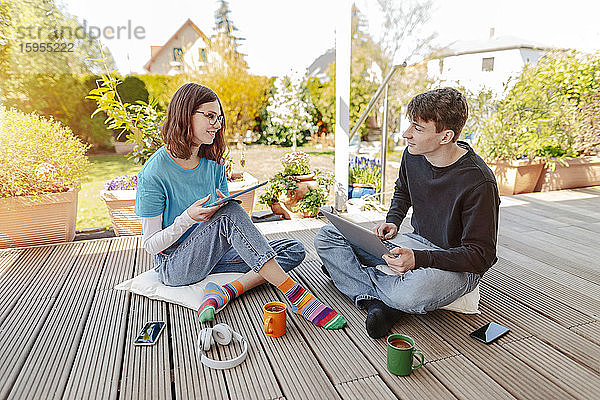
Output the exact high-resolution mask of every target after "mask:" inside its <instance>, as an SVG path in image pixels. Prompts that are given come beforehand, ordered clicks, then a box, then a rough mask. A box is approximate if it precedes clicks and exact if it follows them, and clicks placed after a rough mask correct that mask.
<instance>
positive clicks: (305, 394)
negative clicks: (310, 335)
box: [241, 286, 340, 399]
mask: <svg viewBox="0 0 600 400" xmlns="http://www.w3.org/2000/svg"><path fill="white" fill-rule="evenodd" d="M252 292H253V293H252V296H245V295H244V296H243V297H242V298H241V300H242V302H243V303H244V304H245V306H246V312H247V315H248V318H251V319H252V320H254V321H260V323H256V322H255V323H254V324H252V328H253V329H254V330H255V332H256V336H255V337H257V338H258V339H259V340H260V342H261V345H262V347H263V349H264V351H265V356H266V357H267V358H268V359H269V361H270V363H271V365H272V368H273V372H274V373H275V376H276V377H277V380H278V382H279V385H280V387H281V390H282V391H283V394H284V396H285V397H286V398H288V399H297V398H311V399H339V398H340V396H339V394H338V393H337V391H336V390H335V388H334V386H333V384H332V383H331V381H330V380H329V378H328V377H327V375H326V374H325V372H324V371H323V369H322V368H321V366H320V364H319V361H318V360H317V358H316V357H315V355H314V354H313V352H312V351H311V349H310V347H309V346H308V345H307V344H306V342H305V339H304V338H303V337H302V335H301V332H300V331H299V329H298V328H297V326H296V325H295V324H294V323H293V321H292V320H291V319H289V320H288V321H289V322H288V324H287V332H286V334H285V335H284V336H281V337H278V338H272V337H269V336H266V335H265V334H264V333H263V323H262V321H263V312H262V306H263V305H264V304H266V303H267V302H269V301H273V300H274V299H277V295H276V293H275V292H274V291H273V289H272V288H270V287H267V286H261V287H258V288H255V289H253V290H252ZM306 371H310V374H307V372H306Z"/></svg>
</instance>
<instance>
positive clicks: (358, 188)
mask: <svg viewBox="0 0 600 400" xmlns="http://www.w3.org/2000/svg"><path fill="white" fill-rule="evenodd" d="M376 191H377V189H375V188H374V187H373V185H368V184H361V183H353V184H351V185H348V198H349V199H360V198H361V197H364V196H370V195H372V194H375V192H376Z"/></svg>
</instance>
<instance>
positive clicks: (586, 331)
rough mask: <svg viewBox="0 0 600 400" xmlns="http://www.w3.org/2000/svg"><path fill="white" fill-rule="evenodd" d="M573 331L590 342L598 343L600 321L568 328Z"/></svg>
mask: <svg viewBox="0 0 600 400" xmlns="http://www.w3.org/2000/svg"><path fill="white" fill-rule="evenodd" d="M570 329H571V330H572V331H573V332H576V333H577V334H578V335H580V336H583V337H584V338H586V339H587V340H589V341H590V342H593V343H596V344H597V345H600V321H594V322H590V323H589V324H583V325H578V326H573V327H571V328H570Z"/></svg>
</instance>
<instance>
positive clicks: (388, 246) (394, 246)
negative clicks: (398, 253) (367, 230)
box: [382, 240, 398, 250]
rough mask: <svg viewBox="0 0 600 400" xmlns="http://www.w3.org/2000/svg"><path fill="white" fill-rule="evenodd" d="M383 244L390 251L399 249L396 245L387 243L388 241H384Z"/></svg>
mask: <svg viewBox="0 0 600 400" xmlns="http://www.w3.org/2000/svg"><path fill="white" fill-rule="evenodd" d="M382 243H383V245H384V246H385V247H386V248H387V249H388V250H392V249H395V248H396V247H398V246H396V245H395V244H394V243H392V242H390V241H387V240H382Z"/></svg>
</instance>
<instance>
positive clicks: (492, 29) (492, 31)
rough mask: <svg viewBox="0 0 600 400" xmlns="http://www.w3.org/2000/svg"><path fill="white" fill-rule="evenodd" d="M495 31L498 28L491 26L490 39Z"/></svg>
mask: <svg viewBox="0 0 600 400" xmlns="http://www.w3.org/2000/svg"><path fill="white" fill-rule="evenodd" d="M495 31H496V29H494V28H490V39H491V38H493V37H494V33H495Z"/></svg>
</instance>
